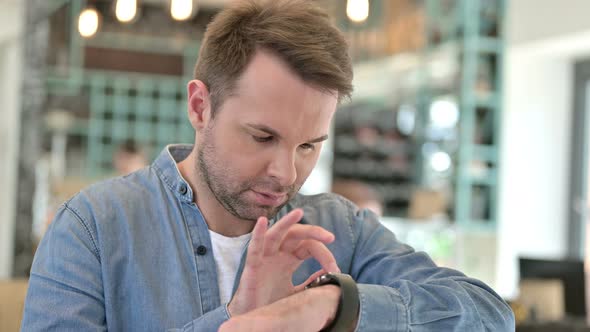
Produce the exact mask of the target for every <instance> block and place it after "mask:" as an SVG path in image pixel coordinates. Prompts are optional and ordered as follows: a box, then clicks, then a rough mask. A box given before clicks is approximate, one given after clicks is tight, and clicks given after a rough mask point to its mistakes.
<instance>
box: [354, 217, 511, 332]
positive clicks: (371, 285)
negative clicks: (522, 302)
mask: <svg viewBox="0 0 590 332" xmlns="http://www.w3.org/2000/svg"><path fill="white" fill-rule="evenodd" d="M352 220H353V226H352V228H353V233H354V235H355V238H356V242H355V250H354V256H353V260H352V264H351V271H350V273H351V275H352V276H353V277H354V278H355V280H356V281H357V283H358V287H359V296H360V309H359V310H360V312H359V320H358V323H357V331H359V332H361V331H514V329H515V325H514V324H515V323H514V314H513V312H512V310H511V309H510V307H509V306H508V305H507V304H506V303H505V302H504V301H503V300H502V299H501V297H500V296H499V295H498V294H496V293H495V292H494V291H493V290H492V289H491V288H490V287H488V286H487V285H485V284H484V283H483V282H481V281H479V280H476V279H473V278H468V277H466V276H465V275H464V274H462V273H461V272H459V271H456V270H453V269H448V268H442V267H438V266H436V264H435V263H434V262H433V261H432V260H431V259H430V258H429V257H428V255H426V254H425V253H422V252H415V251H414V250H413V249H412V248H411V247H409V246H407V245H404V244H402V243H400V242H399V241H398V240H397V239H396V237H395V236H394V235H393V233H391V232H390V231H389V230H388V229H387V228H385V227H384V226H383V225H382V224H381V223H380V222H379V221H378V220H377V217H376V216H375V215H374V214H373V213H371V212H369V211H367V210H363V211H360V212H357V213H356V214H354V216H353V218H352ZM482 259H485V258H482Z"/></svg>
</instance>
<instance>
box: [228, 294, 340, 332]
mask: <svg viewBox="0 0 590 332" xmlns="http://www.w3.org/2000/svg"><path fill="white" fill-rule="evenodd" d="M339 298H340V288H339V287H338V286H334V285H326V286H322V287H317V288H311V289H308V290H305V291H303V292H299V293H297V294H294V295H292V296H289V297H287V298H284V299H281V300H279V301H277V302H275V303H273V304H272V305H267V306H264V307H261V308H258V309H256V310H253V311H250V312H248V313H246V314H243V315H239V316H234V317H232V318H231V319H230V320H228V321H227V322H225V323H223V324H222V325H221V327H220V328H219V332H233V331H239V332H249V331H256V332H274V331H284V332H301V331H306V332H307V331H320V330H321V329H323V328H324V327H326V326H328V325H329V324H330V323H331V322H332V320H333V319H334V316H335V315H336V310H337V309H338V301H339Z"/></svg>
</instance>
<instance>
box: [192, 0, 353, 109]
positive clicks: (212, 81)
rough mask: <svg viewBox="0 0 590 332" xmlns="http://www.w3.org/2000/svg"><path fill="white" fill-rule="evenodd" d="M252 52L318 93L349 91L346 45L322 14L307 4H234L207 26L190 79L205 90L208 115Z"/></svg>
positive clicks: (296, 0)
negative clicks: (273, 59)
mask: <svg viewBox="0 0 590 332" xmlns="http://www.w3.org/2000/svg"><path fill="white" fill-rule="evenodd" d="M257 49H264V50H267V51H270V52H271V53H272V54H275V55H276V56H278V57H279V58H280V59H282V60H283V61H285V62H286V63H287V64H288V65H289V66H290V67H291V69H292V70H293V71H294V72H295V73H296V74H297V75H298V76H299V77H300V78H301V79H302V80H303V81H305V82H306V83H309V84H311V85H313V86H314V87H316V88H318V89H320V90H322V91H337V92H338V99H339V101H341V100H342V99H344V98H350V95H351V93H352V63H351V60H350V56H349V54H348V46H347V44H346V41H345V39H344V37H343V35H342V34H341V33H340V31H339V30H338V29H337V28H336V27H335V26H334V25H333V24H332V23H331V22H330V20H329V17H328V15H327V14H326V13H325V12H324V11H323V10H322V9H320V8H319V7H318V6H317V5H316V4H314V3H313V1H311V0H271V1H264V2H263V1H260V0H240V1H235V2H234V3H232V4H231V5H230V6H229V7H228V8H226V9H224V10H223V11H221V12H220V13H219V14H218V15H217V16H216V17H215V18H214V19H213V21H211V23H209V25H208V26H207V31H206V32H205V37H204V39H203V44H202V45H201V50H200V52H199V59H198V61H197V64H196V66H195V71H194V78H195V79H199V80H201V81H202V82H203V83H205V85H207V87H208V88H209V92H210V94H211V107H212V110H213V114H215V110H216V109H217V108H218V107H219V106H220V105H221V104H222V103H223V101H224V99H225V98H226V97H227V96H228V95H230V94H231V93H232V91H233V89H234V88H235V84H236V82H237V80H238V79H239V76H240V75H241V74H242V72H243V71H244V70H245V68H246V67H247V65H248V64H249V63H250V60H251V59H252V57H253V55H254V54H255V52H256V50H257Z"/></svg>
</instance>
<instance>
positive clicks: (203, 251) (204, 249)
mask: <svg viewBox="0 0 590 332" xmlns="http://www.w3.org/2000/svg"><path fill="white" fill-rule="evenodd" d="M206 253H207V247H205V246H198V247H197V255H199V256H203V255H205V254H206Z"/></svg>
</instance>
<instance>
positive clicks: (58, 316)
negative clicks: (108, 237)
mask: <svg viewBox="0 0 590 332" xmlns="http://www.w3.org/2000/svg"><path fill="white" fill-rule="evenodd" d="M95 239H96V238H95V236H94V235H93V234H92V233H91V231H90V228H89V227H88V224H86V223H85V222H84V221H83V220H82V218H81V217H80V216H79V215H78V214H77V213H76V212H75V211H74V210H72V209H70V208H69V207H68V206H67V204H64V205H63V206H62V207H61V209H60V210H59V211H58V213H57V215H56V217H55V219H54V221H53V222H52V223H51V225H50V227H49V229H48V231H47V234H46V235H45V236H44V237H43V240H42V241H41V243H40V245H39V248H38V249H37V253H36V255H35V259H34V261H33V266H32V268H31V276H30V279H29V288H28V291H27V297H26V300H25V308H24V315H23V321H22V326H21V330H22V331H48V330H56V329H57V330H60V331H106V329H107V328H106V318H105V310H104V295H103V294H104V293H103V284H102V279H101V277H100V275H101V273H100V268H101V263H100V255H99V252H98V249H97V246H96V240H95Z"/></svg>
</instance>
